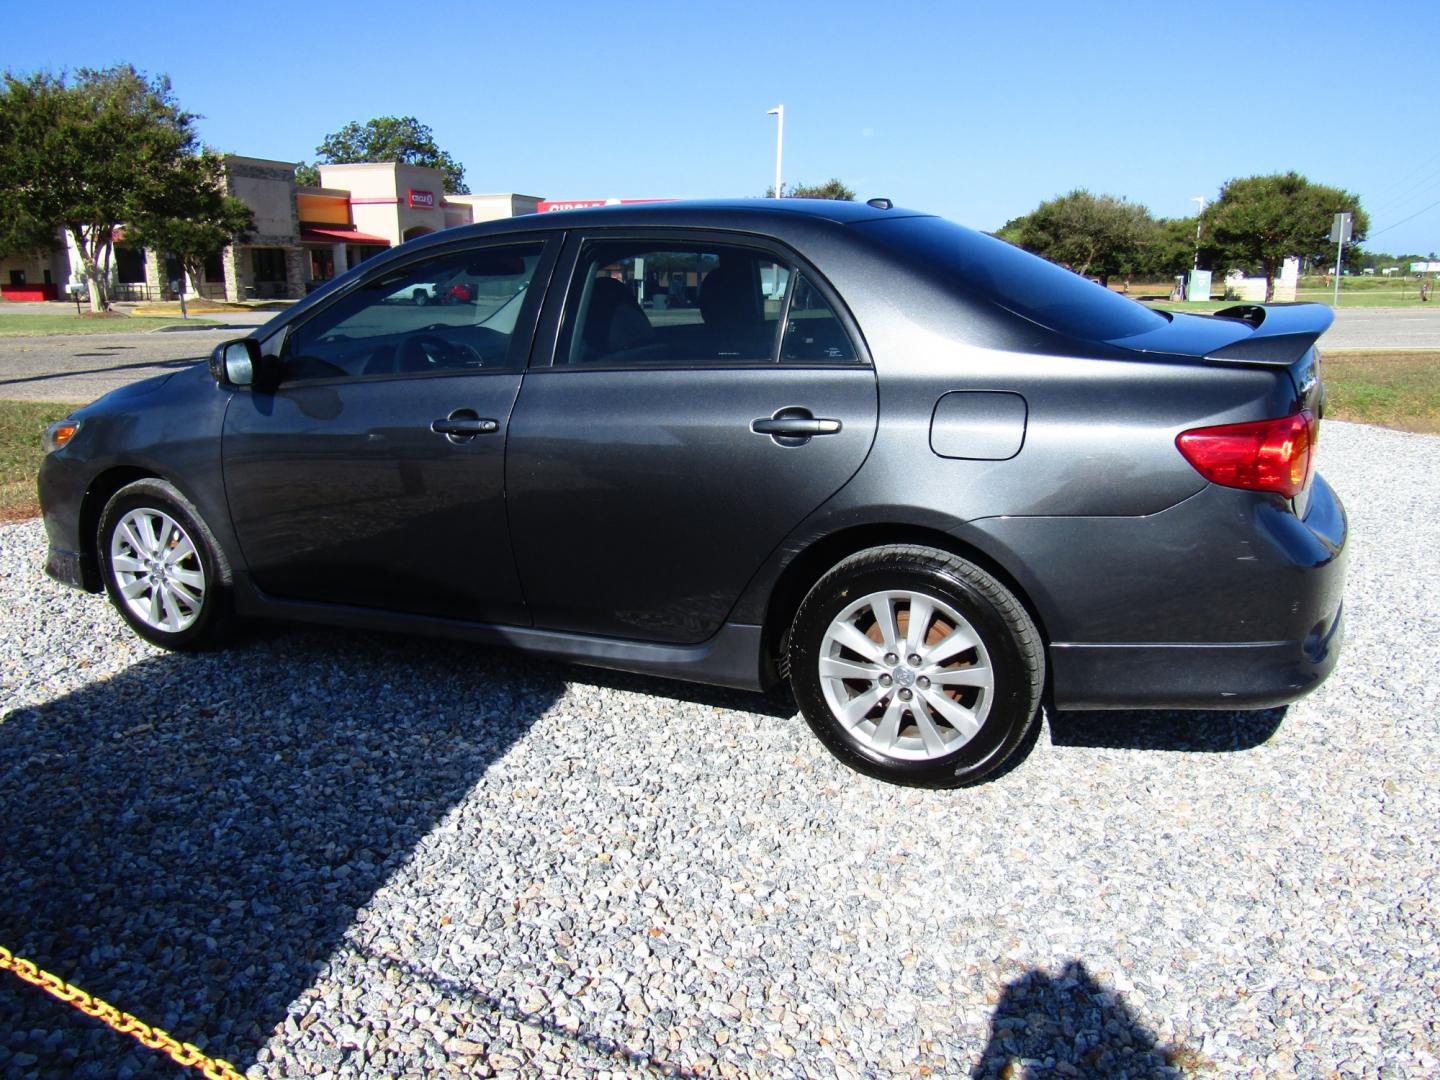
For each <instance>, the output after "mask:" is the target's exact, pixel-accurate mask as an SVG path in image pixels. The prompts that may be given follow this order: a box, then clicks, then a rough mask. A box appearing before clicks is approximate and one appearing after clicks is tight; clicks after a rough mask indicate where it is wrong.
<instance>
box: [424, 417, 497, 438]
mask: <svg viewBox="0 0 1440 1080" xmlns="http://www.w3.org/2000/svg"><path fill="white" fill-rule="evenodd" d="M430 430H431V431H433V432H435V434H436V435H444V436H445V437H446V438H447V439H449V440H450V441H451V442H453V443H462V442H469V441H470V440H471V439H473V438H475V436H476V435H490V434H493V433H494V432H496V431H499V430H500V422H499V421H498V420H491V419H490V418H488V417H484V416H477V415H476V413H475V410H474V409H456V410H455V411H454V412H452V413H451V414H450V415H449V416H447V417H444V418H443V419H440V420H432V421H431V422H430Z"/></svg>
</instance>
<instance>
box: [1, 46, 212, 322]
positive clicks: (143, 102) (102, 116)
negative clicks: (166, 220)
mask: <svg viewBox="0 0 1440 1080" xmlns="http://www.w3.org/2000/svg"><path fill="white" fill-rule="evenodd" d="M195 119H196V118H195V117H194V115H193V114H191V113H187V112H185V111H184V110H182V109H181V108H180V107H179V105H178V104H177V103H176V102H175V99H174V96H173V95H172V94H171V92H170V81H169V79H167V78H165V77H164V76H163V75H162V76H159V77H158V78H156V79H154V80H151V79H149V78H148V77H146V76H145V75H142V74H141V73H140V72H138V71H136V70H135V69H134V68H133V67H131V66H130V65H128V64H124V65H120V66H117V67H113V68H107V69H105V70H103V71H95V70H90V69H84V68H82V69H81V70H80V71H79V72H78V73H76V75H75V76H74V78H73V79H72V78H70V77H68V76H66V75H63V74H62V75H58V76H57V75H51V74H48V73H45V72H40V73H36V74H32V75H29V76H25V77H22V76H17V75H14V74H11V73H8V72H7V73H6V75H5V86H4V91H3V93H0V222H3V224H0V248H3V249H5V250H10V251H38V250H46V249H49V248H51V247H53V246H54V241H55V232H56V230H57V229H60V228H64V229H66V230H67V231H68V232H69V233H70V235H71V236H72V237H73V238H74V242H75V247H76V250H77V252H78V254H79V257H80V270H81V274H82V276H83V277H84V278H85V279H86V281H88V282H89V284H90V307H91V310H93V311H101V310H103V309H104V307H105V301H106V284H107V280H108V277H109V261H110V256H111V250H112V246H113V244H114V235H115V229H116V228H117V227H118V226H119V225H120V224H121V223H123V222H128V221H138V220H141V219H144V218H149V217H154V216H163V214H164V213H165V209H164V208H165V207H166V206H167V205H169V204H171V202H172V201H173V200H174V199H175V198H176V197H177V195H179V194H183V192H184V187H185V184H186V183H187V182H190V181H193V180H194V176H195V172H194V168H193V166H192V165H191V164H190V161H191V159H193V158H194V156H195V153H196V150H197V146H198V141H197V138H196V135H195V132H194V128H193V124H194V121H195Z"/></svg>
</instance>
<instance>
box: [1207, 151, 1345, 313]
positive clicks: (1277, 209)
mask: <svg viewBox="0 0 1440 1080" xmlns="http://www.w3.org/2000/svg"><path fill="white" fill-rule="evenodd" d="M1347 211H1348V212H1349V213H1351V214H1352V215H1354V217H1353V226H1354V235H1353V236H1352V237H1351V242H1352V243H1354V244H1355V245H1356V246H1357V248H1358V246H1359V243H1360V241H1362V240H1364V239H1365V233H1366V232H1367V231H1368V229H1369V227H1370V216H1369V215H1368V214H1366V213H1365V211H1364V210H1362V209H1360V197H1359V196H1358V195H1355V194H1354V193H1352V192H1349V191H1343V190H1341V189H1340V188H1333V187H1327V186H1325V185H1324V184H1312V183H1311V182H1310V181H1309V180H1307V179H1306V178H1305V177H1303V176H1301V175H1300V174H1299V173H1296V172H1288V173H1276V174H1273V175H1270V176H1247V177H1244V178H1243V179H1238V180H1231V181H1230V182H1229V183H1227V184H1226V185H1225V186H1224V187H1223V188H1221V189H1220V198H1219V199H1217V200H1216V201H1215V202H1214V203H1212V204H1211V205H1210V206H1208V207H1206V209H1205V213H1204V215H1203V219H1202V225H1203V234H1204V244H1205V246H1206V248H1207V249H1208V250H1209V251H1211V252H1212V253H1213V256H1212V257H1213V258H1215V259H1216V260H1218V262H1219V263H1239V264H1242V265H1246V266H1253V267H1257V268H1258V269H1259V270H1260V272H1261V274H1262V275H1263V276H1264V278H1265V299H1267V300H1268V299H1270V298H1271V297H1272V296H1273V295H1274V293H1275V277H1276V275H1277V274H1278V273H1279V272H1280V267H1281V265H1282V264H1283V263H1284V261H1285V260H1286V259H1287V258H1288V257H1290V256H1292V255H1295V256H1299V257H1300V258H1302V259H1317V260H1320V261H1322V262H1323V261H1324V260H1325V259H1327V258H1328V259H1330V260H1331V261H1332V263H1333V260H1334V257H1335V244H1334V243H1333V242H1332V241H1331V240H1330V226H1331V223H1332V222H1333V221H1334V218H1335V215H1336V214H1338V213H1342V212H1347ZM1219 268H1220V267H1219V265H1216V269H1219Z"/></svg>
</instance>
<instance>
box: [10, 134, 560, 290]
mask: <svg viewBox="0 0 1440 1080" xmlns="http://www.w3.org/2000/svg"><path fill="white" fill-rule="evenodd" d="M319 168H320V181H321V182H320V186H318V187H308V186H301V185H297V184H296V183H295V163H294V162H291V161H274V160H271V159H268V158H252V157H241V156H239V155H235V154H231V155H227V156H226V157H225V171H224V184H225V190H226V192H227V193H229V194H231V195H233V196H235V197H236V198H238V199H240V200H241V201H242V202H244V203H245V204H246V205H247V206H249V207H250V210H251V213H252V214H253V215H254V219H255V228H254V231H253V233H252V234H251V235H250V236H249V237H248V238H247V240H246V242H245V243H243V244H236V245H234V246H232V247H228V248H226V249H225V250H224V251H223V252H221V253H220V254H219V255H217V256H215V257H214V258H213V259H211V260H209V262H208V263H207V264H206V266H205V271H204V274H203V278H204V280H200V281H197V280H195V279H193V278H192V277H190V276H189V275H187V274H186V273H185V272H184V270H183V268H182V267H181V266H180V265H179V261H178V260H177V259H175V258H173V257H167V256H165V255H163V254H161V253H156V252H152V251H146V250H144V249H141V248H134V247H130V246H128V245H126V244H125V243H124V230H123V229H121V230H118V231H117V233H116V242H115V245H114V247H113V249H112V250H111V253H110V259H109V278H110V295H111V297H112V298H113V299H118V300H170V299H174V297H175V296H176V295H177V294H178V293H179V291H180V290H181V289H183V291H184V293H185V294H186V295H187V296H190V297H202V298H204V299H214V300H271V299H299V298H300V297H302V296H304V295H305V294H306V293H307V292H309V291H310V290H312V289H314V288H315V287H316V286H317V285H319V284H321V283H323V282H325V281H329V280H330V279H331V278H333V277H336V276H338V275H340V274H343V273H344V272H345V271H346V270H348V269H350V268H351V267H353V266H356V265H358V264H359V263H361V262H364V261H365V260H366V259H369V258H372V257H374V256H375V255H378V254H379V253H380V252H382V251H386V250H388V249H389V248H392V247H397V246H399V245H400V244H403V243H405V242H406V241H407V240H413V239H415V238H417V237H420V236H426V235H429V234H430V233H433V232H437V231H439V230H441V229H447V228H453V227H455V226H457V225H468V224H470V223H471V222H474V221H488V220H492V219H495V218H505V217H513V216H515V215H517V214H530V213H534V212H535V211H536V209H537V207H538V206H539V205H540V199H539V198H538V197H536V196H533V195H520V194H517V193H514V192H505V193H501V194H494V195H447V194H445V193H444V174H443V173H441V172H440V171H439V170H438V169H430V168H426V167H423V166H419V165H404V164H398V163H392V162H379V163H371V162H366V163H359V164H353V165H321V166H320V167H319ZM57 249H58V250H57V252H56V253H55V255H54V257H53V259H49V260H48V261H47V260H44V259H42V260H14V259H10V260H5V261H3V262H0V289H3V292H4V296H5V298H6V299H12V298H13V299H20V298H31V297H34V298H37V299H40V298H44V299H55V298H57V297H60V298H63V296H64V284H65V282H66V281H83V276H82V275H81V274H80V272H79V267H80V258H79V253H78V252H77V251H76V250H75V249H74V245H73V241H71V239H70V238H69V237H68V236H65V243H64V244H63V245H57ZM72 268H73V269H72ZM7 280H8V281H9V283H10V284H8V285H6V284H4V283H5V282H6V281H7Z"/></svg>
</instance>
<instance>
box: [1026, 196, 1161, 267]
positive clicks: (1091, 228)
mask: <svg viewBox="0 0 1440 1080" xmlns="http://www.w3.org/2000/svg"><path fill="white" fill-rule="evenodd" d="M1154 228H1155V222H1154V219H1153V218H1151V216H1150V211H1149V210H1147V209H1145V207H1143V206H1141V205H1140V204H1139V203H1132V202H1128V201H1126V200H1125V199H1120V198H1116V197H1115V196H1114V195H1092V194H1091V193H1090V192H1088V191H1086V190H1085V189H1084V188H1077V189H1076V190H1074V191H1072V192H1070V193H1069V194H1067V195H1061V196H1060V197H1059V198H1056V199H1050V200H1049V201H1048V202H1043V203H1041V204H1040V205H1039V206H1038V207H1036V208H1035V210H1034V211H1033V212H1032V213H1030V214H1027V215H1026V216H1025V217H1023V218H1020V219H1019V220H1018V221H1012V222H1007V223H1006V225H1005V227H1004V228H1003V229H1001V231H1000V235H1001V238H1002V239H1005V240H1009V241H1010V242H1011V243H1017V244H1019V245H1020V246H1021V247H1023V248H1024V249H1025V250H1027V251H1031V252H1034V253H1035V254H1036V255H1040V256H1043V257H1044V258H1046V259H1049V260H1050V261H1051V262H1057V263H1060V264H1062V265H1064V266H1068V267H1070V269H1072V270H1074V271H1075V272H1076V273H1077V274H1079V275H1081V276H1082V277H1089V276H1090V275H1091V274H1095V275H1097V276H1098V277H1099V278H1100V280H1101V282H1104V283H1108V282H1109V280H1110V275H1112V274H1118V273H1133V272H1134V270H1135V268H1136V266H1137V264H1138V261H1139V259H1140V257H1141V255H1142V253H1143V251H1144V249H1145V245H1146V244H1147V243H1148V242H1149V240H1150V238H1151V235H1152V233H1153V231H1154Z"/></svg>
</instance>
